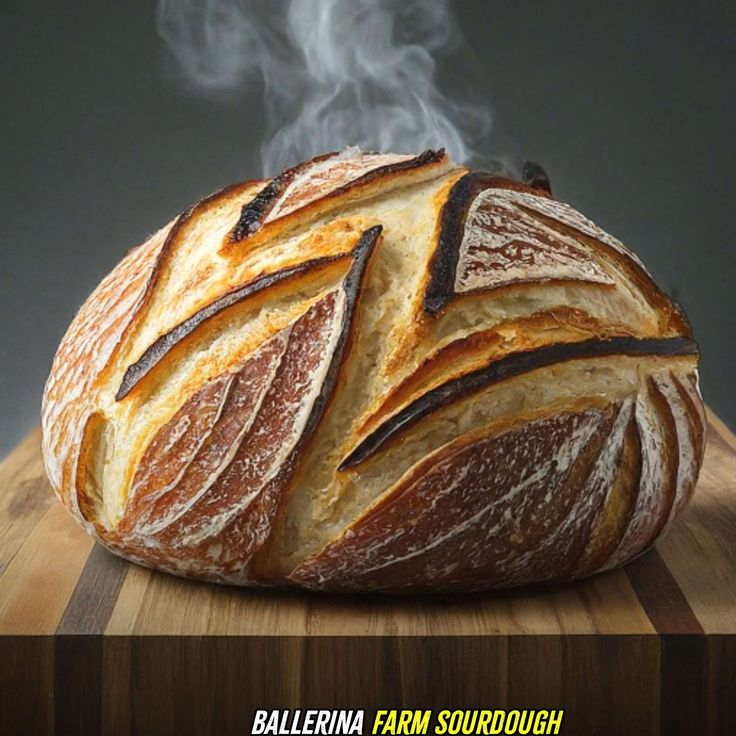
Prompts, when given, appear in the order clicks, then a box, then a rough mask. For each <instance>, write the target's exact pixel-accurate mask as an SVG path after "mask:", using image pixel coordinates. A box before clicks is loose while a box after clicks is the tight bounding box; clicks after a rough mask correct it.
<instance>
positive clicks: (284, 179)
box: [230, 151, 337, 243]
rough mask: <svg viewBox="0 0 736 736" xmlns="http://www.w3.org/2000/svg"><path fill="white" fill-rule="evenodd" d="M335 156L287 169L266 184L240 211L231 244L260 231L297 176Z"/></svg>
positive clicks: (335, 154) (312, 160) (232, 233)
mask: <svg viewBox="0 0 736 736" xmlns="http://www.w3.org/2000/svg"><path fill="white" fill-rule="evenodd" d="M333 156H337V152H335V151H333V152H332V153H326V154H324V155H322V156H317V157H316V158H313V159H311V160H309V161H305V162H303V163H301V164H298V165H297V166H294V167H292V168H291V169H287V170H286V171H284V172H282V173H281V174H279V175H278V176H277V177H276V178H275V179H272V180H271V181H270V182H269V183H268V184H266V186H265V187H264V188H263V189H261V191H260V192H258V194H256V196H255V197H254V198H253V199H252V200H251V201H250V202H248V203H247V204H245V205H243V209H242V210H241V211H240V219H239V220H238V221H237V223H236V224H235V227H234V228H233V230H232V232H231V233H230V242H231V243H237V242H239V241H241V240H243V238H246V237H248V236H249V235H252V234H253V233H255V232H257V231H258V230H260V229H261V225H262V224H263V221H264V220H265V219H266V216H267V215H268V213H269V212H270V211H271V210H272V209H273V206H274V205H275V204H276V202H277V201H278V199H279V197H280V196H281V194H282V193H283V192H284V191H285V190H286V189H287V187H288V186H289V184H291V182H292V181H294V178H295V177H296V176H297V174H301V172H302V171H304V170H305V169H307V168H308V167H310V166H313V165H314V164H317V163H320V162H321V161H326V160H327V159H329V158H332V157H333Z"/></svg>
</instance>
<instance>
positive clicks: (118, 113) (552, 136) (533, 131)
mask: <svg viewBox="0 0 736 736" xmlns="http://www.w3.org/2000/svg"><path fill="white" fill-rule="evenodd" d="M303 1H313V0H303ZM454 5H455V10H456V13H457V15H458V17H459V20H460V23H461V25H462V27H463V31H464V33H465V36H466V42H467V43H466V51H467V55H468V59H469V60H470V61H469V62H468V63H465V64H464V67H466V68H472V69H474V70H475V71H476V72H480V75H479V78H478V79H477V80H476V81H475V82H474V88H476V89H477V91H478V94H480V95H483V96H484V97H485V98H486V99H489V100H491V102H492V104H493V107H494V110H495V113H494V136H493V146H492V154H495V155H499V156H504V157H508V158H510V159H511V160H512V161H517V162H518V161H520V160H523V159H524V158H532V159H537V160H539V161H541V162H543V163H544V164H545V165H546V167H547V168H548V170H549V172H550V174H551V177H552V182H553V186H554V190H555V194H556V196H558V197H559V198H560V199H564V200H567V201H569V202H571V203H573V204H574V205H576V206H577V207H578V208H579V209H581V210H582V211H583V212H584V213H586V214H587V215H588V216H589V217H591V218H592V219H593V220H595V221H596V222H598V223H599V224H600V225H602V226H603V227H605V228H606V229H608V230H610V231H611V232H612V233H614V234H616V235H617V236H619V237H620V238H621V239H622V240H623V241H624V242H626V243H627V244H629V245H630V246H631V247H633V248H634V249H635V250H637V251H638V252H639V254H640V255H641V256H642V257H643V259H644V260H645V262H646V263H647V264H648V265H649V267H650V269H651V271H652V273H653V274H654V275H655V277H656V278H657V279H658V281H659V282H660V283H661V285H662V286H663V287H664V288H665V289H667V290H668V291H669V292H670V293H672V294H673V295H674V296H675V297H676V298H677V299H678V300H679V301H680V302H681V303H682V304H683V305H684V306H685V308H686V310H687V312H688V314H689V316H690V318H691V320H692V322H693V325H694V328H695V333H696V337H697V338H698V341H699V342H700V345H701V348H702V351H703V354H704V358H703V364H702V376H703V385H704V392H705V396H706V399H707V400H708V401H709V403H710V404H711V405H712V406H714V407H715V408H716V410H717V411H718V412H719V413H720V414H721V415H722V416H723V417H725V418H726V419H727V420H728V421H729V422H730V423H731V425H732V426H734V425H736V395H735V394H734V392H733V390H732V387H731V376H732V373H733V370H734V364H735V363H736V350H735V348H734V341H733V334H732V328H733V326H734V323H735V321H736V318H735V316H734V315H735V313H736V294H735V292H736V286H735V283H734V282H735V280H736V258H735V257H734V253H735V251H736V248H735V247H734V223H733V219H734V214H733V213H734V210H735V209H736V208H735V206H734V193H735V192H736V187H735V186H734V181H735V180H736V153H735V152H734V145H735V144H734V140H733V135H734V133H735V132H736V95H734V86H735V80H736V12H734V8H733V4H731V3H726V2H711V3H707V2H699V3H677V2H668V1H667V0H661V1H660V2H642V1H641V0H638V1H637V2H621V1H619V2H607V3H606V2H594V3H591V2H589V0H587V1H586V0H581V1H580V2H569V1H566V2H555V3H549V2H541V1H540V2H519V1H518V0H516V1H513V2H494V1H492V0H475V1H471V0H458V1H456V2H455V4H454ZM346 41H349V39H348V40H346ZM162 55H163V51H162V48H161V45H160V43H159V41H158V39H157V37H156V34H155V30H154V25H153V6H152V4H150V3H146V2H100V0H94V1H93V0H89V1H80V0H77V1H76V2H63V3H62V2H51V1H49V2H39V1H33V0H3V2H2V6H1V9H0V59H1V60H2V64H1V67H0V100H2V103H1V104H2V116H1V117H0V171H1V172H2V200H1V202H0V223H2V235H1V236H0V237H1V238H2V241H1V242H2V260H1V261H0V263H1V264H2V266H1V267H2V284H1V286H2V288H1V289H0V308H1V309H2V319H1V320H0V351H2V358H1V361H0V455H2V454H4V453H5V451H7V450H8V449H9V448H10V447H11V446H12V445H13V444H14V443H15V442H16V441H17V440H18V439H19V438H20V437H21V436H22V435H23V434H24V433H25V432H26V431H27V430H29V429H30V428H31V427H33V426H34V425H35V424H36V423H37V422H38V407H39V400H40V393H41V388H42V385H43V381H44V380H45V378H46V374H47V372H48V368H49V365H50V361H51V357H52V355H53V351H54V349H55V347H56V345H57V343H58V341H59V339H60V337H61V335H62V333H63V331H64V329H65V328H66V326H67V324H68V322H69V320H70V319H71V317H72V315H73V313H74V311H75V309H76V308H77V306H78V305H79V304H80V303H81V301H82V300H83V299H84V298H85V296H86V295H87V294H88V293H89V292H90V291H91V289H92V288H93V287H94V286H95V285H96V283H97V282H98V281H99V279H100V278H101V277H102V276H103V275H104V274H105V273H106V272H107V271H108V270H109V269H110V268H111V267H112V266H113V265H114V264H115V263H116V261H118V259H119V258H120V257H121V255H122V254H123V253H124V252H125V251H126V250H127V249H128V248H129V247H130V246H132V245H134V244H137V243H139V242H140V241H141V240H142V239H143V238H144V237H145V236H146V235H147V234H149V233H150V232H152V231H153V230H155V229H157V228H158V227H159V226H160V225H161V224H162V223H163V222H165V221H166V220H168V219H169V218H170V217H171V216H172V215H173V214H174V213H176V212H178V211H180V210H181V209H183V208H184V207H185V206H187V205H188V204H189V203H190V202H191V201H193V200H195V199H198V198H200V197H201V196H202V195H204V194H206V193H208V192H210V191H211V190H213V189H215V188H218V187H220V186H221V185H224V184H226V183H230V182H232V181H237V180H239V179H243V178H246V177H249V176H251V175H253V174H254V173H258V168H259V164H258V144H259V141H260V138H261V115H260V111H259V107H258V104H256V103H255V102H254V99H257V97H255V98H253V97H251V100H250V103H249V104H248V103H246V102H245V101H241V102H238V101H234V100H230V101H229V102H221V103H218V104H213V103H212V102H209V101H206V100H204V99H202V98H196V97H192V96H190V95H187V94H185V93H184V92H183V91H182V89H181V87H179V86H177V85H176V84H173V83H172V82H171V80H169V79H166V78H165V76H164V75H163V74H162V64H161V61H162ZM457 68H458V67H457V66H455V64H454V62H452V61H448V60H443V63H442V66H441V77H442V79H443V80H445V82H448V81H449V83H450V84H452V83H453V75H455V74H456V73H457V71H456V70H457Z"/></svg>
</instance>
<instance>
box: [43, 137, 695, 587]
mask: <svg viewBox="0 0 736 736" xmlns="http://www.w3.org/2000/svg"><path fill="white" fill-rule="evenodd" d="M522 178H524V179H525V181H526V183H524V182H517V181H512V180H510V179H506V178H502V177H498V176H494V175H491V174H486V173H478V172H471V171H468V170H467V169H465V168H462V167H458V166H455V165H453V164H452V163H451V162H450V161H449V160H448V158H447V157H446V155H445V154H444V152H443V151H427V152H425V153H423V154H421V155H419V156H413V155H393V154H376V153H363V152H361V151H358V150H354V149H349V150H347V151H344V152H342V153H339V154H328V155H326V156H322V157H319V158H317V159H314V160H312V161H308V162H306V163H303V164H301V165H299V166H296V167H295V168H293V169H290V170H288V171H286V172H284V173H283V174H281V175H280V176H278V177H276V178H275V179H273V180H270V181H251V182H245V183H242V184H237V185H235V186H231V187H229V188H226V189H223V190H222V191H219V192H217V193H215V194H213V195H211V196H209V197H207V198H206V199H203V200H202V201H201V202H199V203H197V204H195V205H194V206H192V207H191V208H190V209H188V210H187V211H186V212H184V213H183V214H181V215H180V216H179V217H177V218H176V219H175V220H173V221H172V222H170V223H169V224H168V225H166V226H165V227H164V228H163V229H161V230H160V231H159V232H157V233H156V234H154V235H153V236H152V237H151V238H149V240H147V241H146V242H145V243H144V244H143V245H141V246H139V247H138V248H136V249H134V250H132V251H131V252H130V253H128V255H127V256H126V257H125V258H124V259H123V260H122V262H121V263H120V264H119V265H118V266H117V267H116V268H115V269H114V270H113V271H112V273H111V274H110V275H109V276H107V278H105V279H104V280H103V281H102V283H101V284H100V285H99V286H98V287H97V289H96V290H95V291H94V293H93V294H92V295H91V296H90V297H89V299H88V300H87V302H86V303H85V304H84V306H83V307H82V308H81V310H80V311H79V313H78V314H77V316H76V317H75V319H74V321H73V322H72V324H71V326H70V328H69V330H68V332H67V334H66V335H65V337H64V339H63V340H62V343H61V346H60V347H59V350H58V352H57V354H56V358H55V360H54V363H53V367H52V369H51V374H50V376H49V379H48V382H47V385H46V390H45V393H44V399H43V453H44V460H45V464H46V469H47V473H48V476H49V479H50V481H51V484H52V486H53V487H54V489H55V491H56V493H57V494H58V496H59V498H60V500H61V502H62V503H63V504H64V505H65V506H66V507H67V508H68V509H69V511H70V512H71V513H72V515H73V516H74V517H75V518H76V519H77V521H78V522H79V523H80V524H82V525H83V526H84V527H85V529H86V530H87V531H88V532H89V533H91V534H92V535H94V536H95V538H96V539H97V540H98V541H99V542H101V543H102V544H103V545H105V546H106V547H108V548H109V549H111V550H112V551H113V552H115V553H117V554H119V555H122V556H124V557H126V558H128V559H131V560H134V561H136V562H139V563H141V564H144V565H149V566H151V567H155V568H159V569H162V570H166V571H169V572H172V573H175V574H178V575H185V576H191V577H197V578H206V579H209V580H216V581H221V582H227V583H235V584H245V585H287V584H293V585H299V586H304V587H309V588H318V589H327V590H359V591H366V590H389V591H427V590H457V591H461V590H478V589H484V588H493V587H501V586H511V585H518V584H523V583H529V582H534V581H542V580H550V579H569V578H575V577H579V576H583V575H588V574H590V573H593V572H595V571H597V570H601V569H605V568H610V567H613V566H615V565H620V564H623V563H625V562H627V561H628V560H630V559H632V558H633V557H635V556H637V555H638V554H640V553H641V552H642V551H644V550H646V549H647V548H649V547H651V545H652V544H653V543H654V541H655V540H656V539H657V537H659V535H661V534H662V533H664V532H665V531H666V530H667V528H668V526H669V525H670V524H671V523H672V521H673V519H674V518H675V517H676V516H677V514H678V513H679V512H680V511H681V510H682V508H683V507H684V505H685V504H686V503H687V501H688V499H689V498H690V495H691V494H692V492H693V487H694V485H695V482H696V479H697V475H698V471H699V468H700V464H701V461H702V457H703V449H704V431H705V416H704V411H703V403H702V400H701V397H700V394H699V391H698V380H697V362H698V351H697V347H696V345H695V343H694V342H693V339H692V335H691V331H690V327H689V325H688V323H687V321H686V319H685V317H684V315H683V314H682V312H681V311H680V310H679V308H678V307H677V306H676V305H675V304H674V303H673V302H672V301H671V300H670V299H669V298H668V297H667V296H666V295H665V294H664V293H663V292H662V291H661V290H660V289H659V288H658V287H657V286H656V285H655V283H654V282H653V281H652V279H651V277H650V276H649V274H648V273H647V271H646V269H645V268H644V266H643V265H642V264H641V262H640V261H639V260H638V258H636V256H634V255H633V254H632V253H631V252H630V251H629V250H627V249H626V248H625V247H624V246H623V245H622V244H621V243H620V242H619V241H618V240H616V239H615V238H613V237H611V236H610V235H608V234H607V233H605V232H603V231H602V230H601V229H600V228H598V227H597V226H596V225H594V224H593V223H592V222H590V221H589V220H588V219H586V218H585V217H583V216H582V215H581V214H580V213H578V212H577V211H576V210H574V209H573V208H572V207H570V206H569V205H567V204H563V203H561V202H557V201H555V200H554V199H552V197H551V195H550V192H549V185H548V183H547V180H546V177H545V176H544V174H543V172H542V171H541V170H540V169H539V168H538V167H533V166H532V167H527V169H526V171H525V176H524V177H522Z"/></svg>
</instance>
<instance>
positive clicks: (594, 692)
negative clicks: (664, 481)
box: [0, 412, 736, 736]
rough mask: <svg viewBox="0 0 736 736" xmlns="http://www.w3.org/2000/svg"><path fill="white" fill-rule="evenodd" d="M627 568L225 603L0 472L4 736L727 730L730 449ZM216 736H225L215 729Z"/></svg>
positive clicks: (25, 468) (734, 625)
mask: <svg viewBox="0 0 736 736" xmlns="http://www.w3.org/2000/svg"><path fill="white" fill-rule="evenodd" d="M709 422H710V428H709V435H708V447H707V451H706V458H705V465H704V467H703V470H702V473H701V477H700V482H699V484H698V488H697V490H696V493H695V496H694V499H693V501H692V503H691V504H690V506H689V508H688V509H687V510H686V512H685V513H684V514H683V516H682V517H681V518H680V519H679V520H678V522H677V523H676V524H675V525H674V527H673V528H672V530H671V531H670V533H669V534H668V536H667V537H666V538H665V539H664V540H662V541H660V542H659V543H658V544H657V546H656V549H654V550H652V551H650V552H649V553H647V554H646V555H644V556H643V557H641V558H639V559H638V560H636V561H635V562H633V563H632V564H630V565H628V566H627V567H626V568H624V569H620V570H615V571H612V572H609V573H605V574H601V575H598V576H595V577H591V578H589V579H587V580H583V581H579V582H576V583H570V584H564V585H555V586H550V587H537V588H533V589H522V590H511V591H503V592H500V593H489V594H481V595H466V596H456V597H447V596H444V597H440V596H437V597H421V598H398V597H379V596H363V597H350V598H341V597H330V596H324V595H315V594H305V593H294V592H283V591H270V590H248V589H237V588H227V587H222V586H215V585H209V584H203V583H196V582H189V581H185V580H180V579H177V578H174V577H170V576H168V575H164V574H160V573H157V572H153V571H150V570H147V569H144V568H141V567H136V566H134V565H131V564H129V563H127V562H124V561H123V560H120V559H118V558H116V557H114V556H112V555H110V554H109V553H107V552H105V551H104V550H103V549H102V548H100V547H99V546H96V545H95V544H94V543H93V542H92V540H91V539H90V538H89V537H87V536H86V534H84V533H83V532H82V531H81V530H80V529H79V528H77V526H76V525H75V524H74V522H73V521H72V520H71V519H70V518H69V517H68V515H67V513H66V512H65V511H64V509H62V508H61V506H60V505H59V504H58V503H57V502H56V501H55V499H54V497H53V495H52V493H51V491H50V489H49V485H48V483H47V481H46V480H45V477H44V473H43V466H42V463H41V458H40V451H39V442H40V433H39V432H38V431H36V432H33V433H32V434H31V435H29V436H28V437H27V438H26V439H25V440H24V441H23V442H22V443H21V444H20V445H19V446H18V447H17V448H16V450H15V451H14V452H13V453H12V454H11V455H10V456H9V457H7V458H6V459H5V460H4V461H3V462H2V464H0V734H13V733H32V734H36V733H56V734H73V733H99V732H102V733H114V734H118V733H119V734H130V733H136V734H138V733H140V734H149V733H156V734H158V733H172V734H174V733H175V734H185V733H211V732H212V733H249V731H250V725H251V721H252V716H253V710H254V709H255V708H256V707H282V708H289V707H292V708H293V707H350V706H354V707H364V708H368V709H369V710H370V709H372V708H376V707H381V708H389V707H401V706H405V707H419V708H430V707H435V708H439V707H485V708H496V707H514V708H516V707H545V708H559V707H564V708H565V709H566V714H565V719H564V723H563V730H562V733H566V734H568V733H569V734H572V733H584V734H597V733H600V734H605V735H606V736H608V735H609V734H619V733H620V734H660V733H661V734H668V735H669V734H678V733H683V734H694V733H698V734H699V733H703V734H733V733H736V438H735V437H734V435H733V434H732V433H731V432H730V431H729V429H728V428H727V427H726V426H725V425H724V424H723V423H722V422H721V421H720V420H719V419H718V418H717V417H716V416H715V415H714V414H713V413H712V412H709ZM218 729H219V730H218Z"/></svg>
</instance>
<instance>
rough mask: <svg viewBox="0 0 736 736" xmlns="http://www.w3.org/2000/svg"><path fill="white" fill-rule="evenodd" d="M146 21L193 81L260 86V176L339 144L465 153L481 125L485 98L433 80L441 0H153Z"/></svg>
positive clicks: (443, 15)
mask: <svg viewBox="0 0 736 736" xmlns="http://www.w3.org/2000/svg"><path fill="white" fill-rule="evenodd" d="M156 26H157V29H158V32H159V34H160V36H161V38H162V39H163V41H164V42H165V44H166V47H167V49H168V51H169V52H170V54H171V56H172V57H173V59H174V61H175V62H176V65H177V67H178V68H179V69H180V70H181V72H182V73H183V75H184V78H185V80H187V81H188V82H189V83H191V84H192V85H194V87H195V88H197V89H200V90H203V91H206V92H213V93H215V92H233V91H234V92H236V93H241V94H243V95H245V94H248V95H250V96H252V98H253V100H254V104H260V103H259V102H256V101H257V100H259V97H258V95H257V94H255V93H254V87H255V88H256V89H257V85H258V84H262V85H263V93H264V100H263V105H264V118H265V123H266V135H267V140H266V141H265V142H264V143H263V145H262V147H261V158H262V163H263V170H264V173H265V174H266V175H273V174H275V173H277V172H278V171H281V170H282V169H284V168H286V167H287V166H291V165H293V164H295V163H297V162H299V161H301V160H304V159H307V158H311V157H312V156H315V155H318V154H321V153H325V152H327V151H332V150H336V149H340V148H343V147H345V146H347V145H359V146H361V147H362V148H364V149H369V150H377V151H396V152H413V151H419V150H422V149H425V148H431V147H440V146H444V147H445V148H446V149H447V151H448V153H449V154H450V155H451V156H452V158H453V159H454V160H455V161H458V162H466V161H468V160H469V159H471V158H474V157H475V156H476V153H477V147H479V146H482V145H483V144H484V143H485V142H486V140H487V137H488V133H489V131H490V125H491V116H490V110H489V109H488V108H487V107H486V106H480V105H475V104H469V103H460V102H458V101H457V100H453V99H450V98H449V97H448V96H447V95H445V94H443V93H442V92H441V91H440V89H439V88H438V85H437V80H436V78H435V71H436V64H435V60H434V57H433V54H435V53H437V52H439V51H440V50H443V49H447V48H449V47H450V46H451V44H453V43H454V42H456V41H457V40H458V30H457V27H456V25H455V23H454V21H453V18H452V16H451V13H450V10H449V3H448V0H267V1H266V2H263V1H259V0H158V1H157V6H156Z"/></svg>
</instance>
